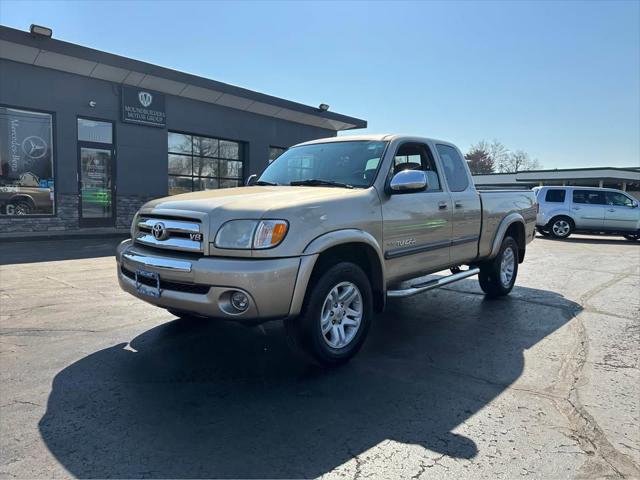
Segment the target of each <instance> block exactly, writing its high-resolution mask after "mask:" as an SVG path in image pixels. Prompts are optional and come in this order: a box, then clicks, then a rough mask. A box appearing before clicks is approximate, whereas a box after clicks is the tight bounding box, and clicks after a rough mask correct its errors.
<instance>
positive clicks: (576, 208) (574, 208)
mask: <svg viewBox="0 0 640 480" xmlns="http://www.w3.org/2000/svg"><path fill="white" fill-rule="evenodd" d="M571 210H580V207H571Z"/></svg>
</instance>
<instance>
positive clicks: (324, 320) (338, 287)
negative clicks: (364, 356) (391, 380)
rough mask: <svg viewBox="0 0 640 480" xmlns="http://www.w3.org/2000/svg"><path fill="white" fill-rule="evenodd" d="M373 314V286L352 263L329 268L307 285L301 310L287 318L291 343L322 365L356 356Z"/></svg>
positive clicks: (332, 363)
mask: <svg viewBox="0 0 640 480" xmlns="http://www.w3.org/2000/svg"><path fill="white" fill-rule="evenodd" d="M372 315H373V307H372V293H371V285H370V284H369V280H368V278H367V276H366V274H365V273H364V272H363V271H362V269H361V268H360V267H359V266H357V265H355V264H353V263H349V262H342V263H338V264H337V265H334V266H332V267H330V268H328V269H327V270H326V271H324V272H323V273H322V274H321V275H319V276H318V277H317V278H315V279H314V280H313V281H312V282H311V283H310V284H309V287H308V293H307V297H306V299H305V303H304V305H303V308H302V313H301V314H300V316H298V317H296V318H289V319H287V320H286V321H285V329H286V332H287V338H288V340H289V343H290V345H291V346H292V347H293V349H294V350H295V351H296V352H297V353H300V354H302V356H304V357H305V358H306V359H307V360H309V361H311V362H312V363H315V364H317V365H320V366H323V367H332V366H337V365H340V364H342V363H345V362H347V361H348V360H349V359H350V358H351V357H353V356H354V355H355V354H356V353H357V352H358V350H360V347H362V344H363V343H364V340H365V338H366V336H367V333H368V331H369V326H370V324H371V317H372Z"/></svg>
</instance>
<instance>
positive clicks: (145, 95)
mask: <svg viewBox="0 0 640 480" xmlns="http://www.w3.org/2000/svg"><path fill="white" fill-rule="evenodd" d="M138 100H139V101H140V105H142V106H143V107H144V108H147V107H148V106H149V105H151V102H153V95H151V94H150V93H149V92H138Z"/></svg>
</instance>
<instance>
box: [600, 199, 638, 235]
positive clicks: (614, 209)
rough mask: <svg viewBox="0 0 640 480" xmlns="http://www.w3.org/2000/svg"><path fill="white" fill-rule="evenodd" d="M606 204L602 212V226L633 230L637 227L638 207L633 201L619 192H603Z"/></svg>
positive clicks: (612, 228)
mask: <svg viewBox="0 0 640 480" xmlns="http://www.w3.org/2000/svg"><path fill="white" fill-rule="evenodd" d="M605 197H606V200H607V206H606V208H605V212H604V228H606V229H609V230H633V231H635V230H636V229H637V228H638V220H640V209H638V207H637V206H636V205H637V204H636V203H634V201H633V200H632V199H631V198H629V197H628V196H626V195H625V194H624V193H620V192H605Z"/></svg>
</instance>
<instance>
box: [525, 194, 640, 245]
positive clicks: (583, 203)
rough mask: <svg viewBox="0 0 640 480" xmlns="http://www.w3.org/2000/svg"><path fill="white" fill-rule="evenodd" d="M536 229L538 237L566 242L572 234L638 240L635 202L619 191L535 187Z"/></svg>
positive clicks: (638, 212) (639, 215) (639, 225)
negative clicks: (603, 235)
mask: <svg viewBox="0 0 640 480" xmlns="http://www.w3.org/2000/svg"><path fill="white" fill-rule="evenodd" d="M533 190H534V191H535V192H536V197H537V198H538V205H539V211H538V217H537V219H536V228H537V229H538V232H540V233H541V234H542V235H551V236H553V237H555V238H567V237H568V236H569V235H571V233H572V232H580V233H605V234H612V235H622V236H624V237H625V238H626V239H627V240H638V239H640V208H638V200H636V199H635V198H633V197H631V196H630V195H628V194H627V193H625V192H623V191H621V190H614V189H611V188H589V187H535V188H534V189H533Z"/></svg>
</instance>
